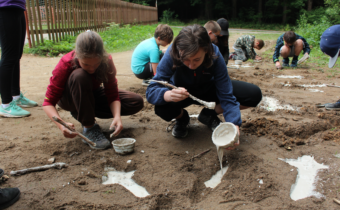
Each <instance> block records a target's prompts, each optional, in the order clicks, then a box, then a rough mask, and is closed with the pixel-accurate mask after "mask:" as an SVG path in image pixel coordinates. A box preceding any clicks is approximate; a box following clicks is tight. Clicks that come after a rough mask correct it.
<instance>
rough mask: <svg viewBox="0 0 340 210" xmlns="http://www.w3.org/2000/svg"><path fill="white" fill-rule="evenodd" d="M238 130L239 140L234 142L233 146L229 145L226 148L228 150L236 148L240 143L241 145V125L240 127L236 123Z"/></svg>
mask: <svg viewBox="0 0 340 210" xmlns="http://www.w3.org/2000/svg"><path fill="white" fill-rule="evenodd" d="M235 127H236V129H237V132H238V136H237V142H236V143H235V144H234V146H233V147H228V148H226V150H233V149H235V148H236V147H237V146H238V145H240V127H238V126H237V125H235Z"/></svg>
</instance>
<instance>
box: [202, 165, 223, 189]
mask: <svg viewBox="0 0 340 210" xmlns="http://www.w3.org/2000/svg"><path fill="white" fill-rule="evenodd" d="M227 170H228V166H226V167H223V168H222V169H221V170H219V171H217V172H216V174H215V175H213V176H212V177H211V179H209V180H208V181H206V182H204V184H205V187H210V188H213V189H214V188H215V187H216V186H217V185H218V184H219V183H221V180H222V178H223V175H224V174H225V173H227Z"/></svg>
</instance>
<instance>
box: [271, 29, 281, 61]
mask: <svg viewBox="0 0 340 210" xmlns="http://www.w3.org/2000/svg"><path fill="white" fill-rule="evenodd" d="M282 46H283V35H281V36H280V37H279V38H278V39H277V41H276V46H275V51H274V55H273V62H274V63H275V62H276V61H280V60H279V57H280V49H281V47H282Z"/></svg>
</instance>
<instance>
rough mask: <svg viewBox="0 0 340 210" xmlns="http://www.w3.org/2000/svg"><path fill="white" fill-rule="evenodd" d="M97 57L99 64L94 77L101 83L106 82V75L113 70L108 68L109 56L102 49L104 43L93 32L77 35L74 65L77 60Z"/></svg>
mask: <svg viewBox="0 0 340 210" xmlns="http://www.w3.org/2000/svg"><path fill="white" fill-rule="evenodd" d="M93 57H98V58H100V59H101V64H100V65H99V67H98V68H97V69H96V73H95V74H96V77H97V79H98V80H99V81H101V82H107V81H108V74H112V73H113V70H112V69H110V67H109V54H108V53H107V52H106V51H105V49H104V43H103V40H102V38H101V37H100V36H99V34H98V33H97V32H95V31H90V30H88V31H86V32H83V33H81V34H79V35H78V37H77V40H76V48H75V57H74V61H75V64H77V63H78V59H86V58H93Z"/></svg>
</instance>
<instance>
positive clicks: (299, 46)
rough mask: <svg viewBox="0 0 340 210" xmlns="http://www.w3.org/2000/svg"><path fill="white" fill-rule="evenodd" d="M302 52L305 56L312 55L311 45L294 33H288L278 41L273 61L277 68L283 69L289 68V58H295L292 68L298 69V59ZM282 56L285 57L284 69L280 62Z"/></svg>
mask: <svg viewBox="0 0 340 210" xmlns="http://www.w3.org/2000/svg"><path fill="white" fill-rule="evenodd" d="M302 50H303V52H304V54H307V53H308V54H310V48H309V44H308V43H307V41H306V39H305V38H303V37H302V36H300V35H298V34H296V33H294V32H293V31H287V32H286V33H284V34H282V35H281V36H280V37H279V38H278V39H277V41H276V46H275V52H274V55H273V61H274V63H275V66H276V68H278V69H281V68H282V67H289V57H293V60H292V64H291V65H290V67H297V63H298V58H299V55H300V53H301V51H302ZM280 55H281V56H282V57H283V63H282V67H281V64H280V61H279V56H280Z"/></svg>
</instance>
